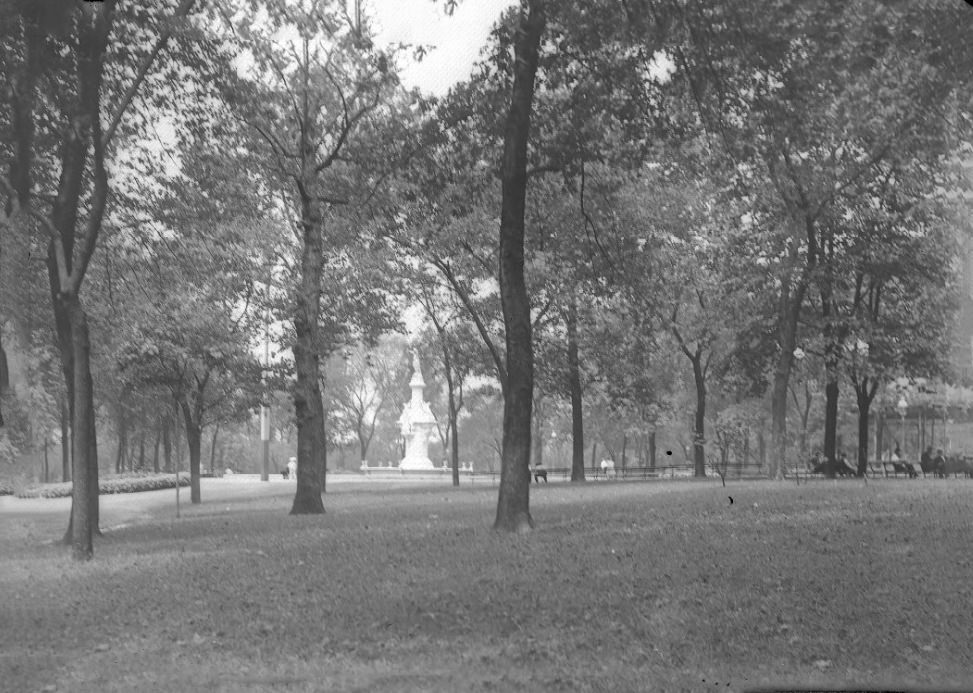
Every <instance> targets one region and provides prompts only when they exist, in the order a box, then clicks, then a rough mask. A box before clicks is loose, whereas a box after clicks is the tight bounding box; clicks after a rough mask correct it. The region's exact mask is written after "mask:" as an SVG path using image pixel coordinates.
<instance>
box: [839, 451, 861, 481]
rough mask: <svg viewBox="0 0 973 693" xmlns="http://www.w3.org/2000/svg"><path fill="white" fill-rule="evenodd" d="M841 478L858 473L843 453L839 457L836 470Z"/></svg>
mask: <svg viewBox="0 0 973 693" xmlns="http://www.w3.org/2000/svg"><path fill="white" fill-rule="evenodd" d="M835 471H837V472H838V474H840V475H841V476H854V475H855V474H857V473H858V471H857V470H856V469H855V468H854V467H852V466H851V464H849V463H848V455H846V454H845V453H844V452H842V453H841V454H840V455H838V464H837V467H836V469H835Z"/></svg>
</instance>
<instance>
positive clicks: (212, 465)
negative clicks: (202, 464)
mask: <svg viewBox="0 0 973 693" xmlns="http://www.w3.org/2000/svg"><path fill="white" fill-rule="evenodd" d="M219 434H220V425H219V424H216V425H215V426H213V437H212V438H211V439H210V441H209V473H210V474H211V475H212V474H213V472H214V470H215V469H216V437H217V436H218V435H219Z"/></svg>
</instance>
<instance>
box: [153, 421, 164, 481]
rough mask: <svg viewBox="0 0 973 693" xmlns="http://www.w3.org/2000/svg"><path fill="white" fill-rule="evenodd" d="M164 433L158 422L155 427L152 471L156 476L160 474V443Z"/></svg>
mask: <svg viewBox="0 0 973 693" xmlns="http://www.w3.org/2000/svg"><path fill="white" fill-rule="evenodd" d="M161 438H162V431H161V429H160V428H159V425H158V421H157V422H156V427H155V445H154V446H153V450H152V471H153V472H154V473H155V474H158V473H159V443H160V442H161Z"/></svg>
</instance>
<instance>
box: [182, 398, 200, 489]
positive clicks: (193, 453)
mask: <svg viewBox="0 0 973 693" xmlns="http://www.w3.org/2000/svg"><path fill="white" fill-rule="evenodd" d="M179 406H180V407H181V408H182V416H183V420H184V421H185V423H186V443H187V444H188V445H189V500H190V502H191V503H192V504H193V505H199V504H200V503H202V501H203V498H202V494H201V492H200V488H199V462H200V458H201V457H202V447H203V429H202V426H200V423H199V422H200V418H201V417H200V412H199V411H193V410H194V407H193V406H192V403H191V402H187V401H186V399H185V397H184V398H182V399H181V400H180V402H179Z"/></svg>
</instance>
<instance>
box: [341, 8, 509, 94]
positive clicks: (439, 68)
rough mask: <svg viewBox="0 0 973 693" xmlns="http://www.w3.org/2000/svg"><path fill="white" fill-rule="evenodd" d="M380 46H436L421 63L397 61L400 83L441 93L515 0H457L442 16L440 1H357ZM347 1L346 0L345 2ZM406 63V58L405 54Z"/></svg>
mask: <svg viewBox="0 0 973 693" xmlns="http://www.w3.org/2000/svg"><path fill="white" fill-rule="evenodd" d="M361 2H362V12H363V13H365V14H366V15H367V16H368V17H371V20H372V26H373V27H374V29H375V33H376V43H377V44H378V45H380V46H382V45H389V44H395V43H399V42H401V43H408V44H413V45H425V46H430V45H431V46H435V49H434V50H431V51H430V52H429V53H427V54H426V56H425V57H424V58H423V60H422V62H420V63H418V64H415V63H412V64H406V63H404V64H403V65H402V67H403V69H402V72H401V77H402V81H403V82H404V83H405V85H406V86H408V87H413V86H417V87H419V88H420V89H421V90H422V91H423V92H427V93H432V94H434V95H436V96H442V95H444V94H445V93H446V91H447V90H448V89H449V87H451V86H452V85H453V84H456V83H457V82H460V81H462V80H464V79H466V78H467V77H469V75H470V73H471V71H472V68H473V62H474V61H475V60H476V59H477V57H478V55H479V52H480V48H481V47H482V46H483V45H484V44H485V43H486V39H487V36H488V35H489V33H490V27H491V26H492V25H493V23H494V22H495V21H496V20H497V19H498V18H499V16H500V14H501V13H502V12H503V10H504V9H506V8H507V7H510V6H511V5H514V4H516V0H461V1H460V3H459V5H458V6H457V8H456V11H455V12H454V13H453V15H452V16H447V15H446V13H445V11H444V9H443V6H444V4H445V2H444V0H361ZM351 5H352V0H349V6H351ZM409 62H410V63H411V57H410V58H409Z"/></svg>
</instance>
